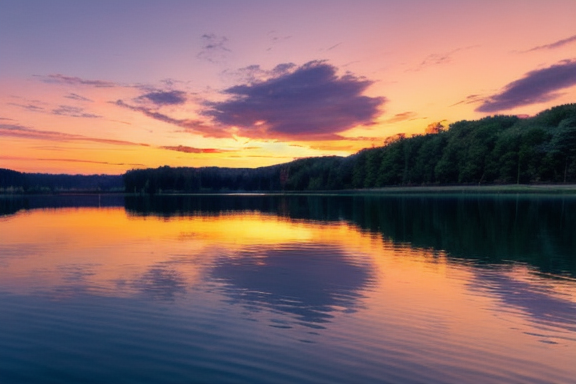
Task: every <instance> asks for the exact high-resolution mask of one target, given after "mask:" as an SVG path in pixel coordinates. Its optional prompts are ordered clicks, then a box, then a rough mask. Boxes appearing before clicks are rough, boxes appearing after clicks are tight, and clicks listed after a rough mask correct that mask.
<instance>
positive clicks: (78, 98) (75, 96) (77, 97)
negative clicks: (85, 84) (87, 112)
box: [64, 93, 93, 101]
mask: <svg viewBox="0 0 576 384" xmlns="http://www.w3.org/2000/svg"><path fill="white" fill-rule="evenodd" d="M64 97H65V98H67V99H71V100H76V101H93V100H90V99H89V98H87V97H84V96H80V95H78V94H76V93H69V94H67V95H66V96H64Z"/></svg>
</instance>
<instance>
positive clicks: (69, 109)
mask: <svg viewBox="0 0 576 384" xmlns="http://www.w3.org/2000/svg"><path fill="white" fill-rule="evenodd" d="M8 105H12V106H14V107H18V108H22V109H24V110H26V111H28V112H38V113H46V114H51V115H57V116H68V117H80V118H92V119H94V118H100V117H102V116H100V115H96V114H94V113H88V112H85V109H84V108H80V107H74V106H71V105H59V106H58V107H56V108H53V109H47V108H45V107H43V106H39V105H36V104H33V103H28V104H18V103H8Z"/></svg>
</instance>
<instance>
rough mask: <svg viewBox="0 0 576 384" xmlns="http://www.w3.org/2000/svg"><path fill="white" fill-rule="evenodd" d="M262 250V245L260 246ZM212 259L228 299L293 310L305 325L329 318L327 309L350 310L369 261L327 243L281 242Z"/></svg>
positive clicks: (367, 274) (252, 305)
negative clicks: (268, 246)
mask: <svg viewBox="0 0 576 384" xmlns="http://www.w3.org/2000/svg"><path fill="white" fill-rule="evenodd" d="M262 248H263V249H262ZM262 248H258V249H253V250H250V251H243V252H241V253H240V254H239V255H237V256H236V257H234V258H229V257H226V258H221V259H219V260H217V261H216V262H215V266H214V268H213V269H212V271H211V276H212V277H213V278H215V279H217V280H219V281H222V282H223V283H225V287H224V289H223V292H224V293H225V294H226V295H227V296H228V297H230V298H231V302H232V303H241V304H244V305H246V306H247V307H248V308H251V309H253V310H258V309H259V308H261V307H262V306H264V307H267V308H270V309H272V310H275V311H280V312H286V313H290V314H294V315H296V316H297V317H298V319H299V320H301V321H303V322H305V323H324V322H328V321H329V319H330V318H332V315H331V314H330V312H332V311H334V310H338V309H340V308H342V309H344V310H346V311H348V312H352V311H354V308H355V307H356V306H357V305H358V304H357V299H358V297H359V296H360V292H361V291H362V290H363V289H364V288H365V287H366V286H367V285H368V283H369V281H370V277H371V276H370V275H371V269H370V268H371V266H370V265H369V264H367V263H366V264H358V263H354V259H353V258H352V257H349V256H347V255H346V253H345V252H344V251H343V250H342V249H340V248H338V247H335V246H332V245H330V244H314V245H313V246H303V245H301V244H300V245H291V244H279V245H277V246H276V247H275V248H267V247H262Z"/></svg>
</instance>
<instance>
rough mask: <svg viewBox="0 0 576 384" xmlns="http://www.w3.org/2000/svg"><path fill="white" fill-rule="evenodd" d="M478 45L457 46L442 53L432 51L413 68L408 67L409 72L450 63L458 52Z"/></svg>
mask: <svg viewBox="0 0 576 384" xmlns="http://www.w3.org/2000/svg"><path fill="white" fill-rule="evenodd" d="M476 47H478V46H477V45H473V46H469V47H461V48H456V49H453V50H451V51H448V52H441V53H432V54H430V55H428V56H426V57H425V58H424V60H422V61H421V62H420V64H418V65H417V66H416V67H414V68H412V69H408V70H407V72H417V71H421V70H422V69H424V68H427V67H430V66H435V65H440V64H448V63H450V62H452V60H453V58H454V55H455V54H456V53H458V52H461V51H465V50H469V49H472V48H476Z"/></svg>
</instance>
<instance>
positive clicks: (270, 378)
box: [0, 196, 576, 384]
mask: <svg viewBox="0 0 576 384" xmlns="http://www.w3.org/2000/svg"><path fill="white" fill-rule="evenodd" d="M0 212H1V213H2V215H1V216H0V383H3V384H9V383H503V382H506V383H571V382H574V380H575V378H576V198H574V197H561V196H560V197H538V198H536V197H525V198H520V197H517V196H509V197H491V196H467V197H456V196H412V197H360V196H354V197H352V196H341V197H320V196H298V197H283V196H220V197H215V196H179V197H162V198H155V199H145V198H134V197H126V198H124V197H121V196H101V197H98V196H77V197H72V196H70V197H66V196H56V197H45V198H40V197H28V198H16V199H8V198H1V199H0Z"/></svg>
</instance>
